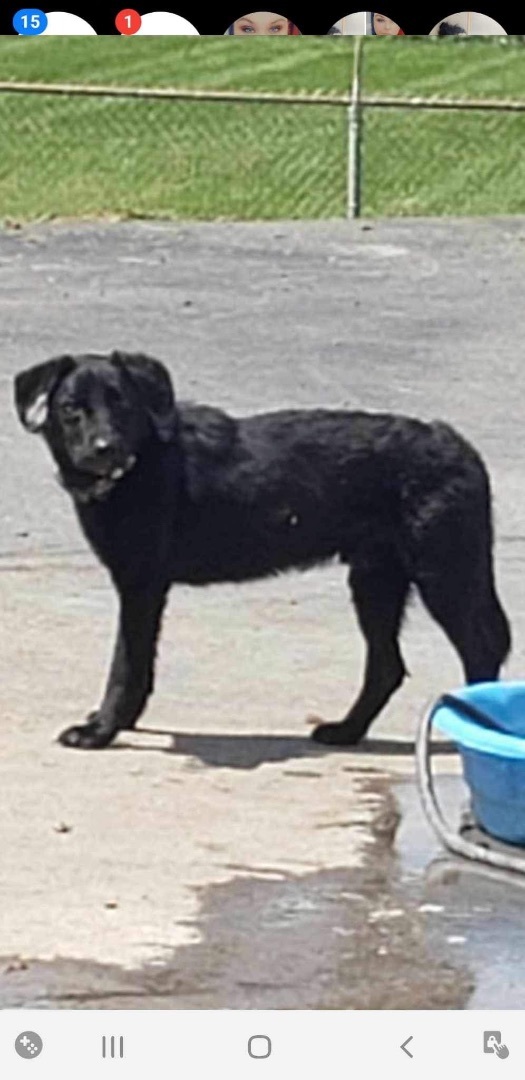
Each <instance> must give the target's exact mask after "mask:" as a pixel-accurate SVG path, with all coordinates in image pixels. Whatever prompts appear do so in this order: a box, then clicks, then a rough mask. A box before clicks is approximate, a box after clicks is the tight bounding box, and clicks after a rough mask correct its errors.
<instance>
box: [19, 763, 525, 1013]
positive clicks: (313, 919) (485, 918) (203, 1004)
mask: <svg viewBox="0 0 525 1080" xmlns="http://www.w3.org/2000/svg"><path fill="white" fill-rule="evenodd" d="M366 783H367V784H368V785H369V786H370V788H371V790H373V791H375V792H376V793H377V792H378V791H379V790H381V793H382V794H383V796H384V799H385V804H384V807H383V810H382V815H381V817H380V818H379V819H378V822H379V823H378V824H377V823H376V828H375V833H374V835H375V841H374V843H373V844H371V845H370V847H369V849H368V855H367V858H366V863H365V865H364V866H362V867H360V868H358V869H355V868H348V867H341V868H335V869H333V870H330V871H322V872H318V873H311V874H302V875H293V874H274V875H270V876H269V877H268V878H266V879H265V878H264V877H261V876H260V874H259V875H257V874H256V873H255V871H254V869H253V868H251V867H250V866H239V867H237V870H236V873H237V876H236V877H235V878H234V879H233V880H232V881H229V882H227V883H221V884H215V885H211V886H208V887H206V888H205V889H203V890H202V891H201V893H200V897H199V898H200V914H199V917H198V920H197V922H196V924H195V928H196V929H197V930H198V931H199V934H200V940H199V941H198V942H197V943H192V944H188V945H185V946H183V947H181V948H179V949H178V950H177V951H176V953H174V954H173V953H171V952H170V953H167V954H166V955H165V956H164V958H163V959H160V960H157V961H156V962H155V963H151V964H149V965H146V966H144V967H142V968H140V969H137V970H132V971H129V970H125V969H122V968H119V967H118V966H111V965H104V964H95V963H84V962H78V961H71V960H56V961H52V962H47V963H46V962H34V961H22V962H21V961H20V960H19V959H18V960H17V959H15V960H11V961H8V960H4V961H3V962H2V963H1V964H0V1004H1V1005H2V1006H3V1007H11V1008H17V1007H21V1006H25V1007H31V1008H43V1009H46V1008H87V1009H90V1008H93V1009H95V1008H114V1009H125V1008H134V1009H137V1008H139V1009H189V1008H193V1009H195V1008H197V1009H199V1008H202V1009H224V1008H233V1009H237V1008H238V1009H485V1008H492V1009H494V1008H495V1009H505V1008H520V1007H521V1006H522V1002H523V985H524V982H525V976H524V965H523V959H522V958H523V956H524V955H525V920H524V919H523V901H524V899H525V894H524V891H523V886H522V885H521V884H520V882H519V881H517V880H516V881H514V879H512V878H509V877H508V876H504V877H501V876H498V874H497V873H493V872H491V871H488V872H487V871H484V870H483V871H481V872H480V871H478V870H477V869H476V868H475V867H471V866H470V865H465V864H464V863H463V862H460V861H459V860H455V859H449V858H448V857H446V856H445V855H444V854H443V852H442V851H441V849H440V847H439V844H438V842H437V841H436V840H435V839H434V837H433V834H432V833H431V831H430V829H429V827H428V826H427V825H426V822H425V820H424V818H423V815H422V811H421V807H420V803H419V798H418V795H417V791H416V790H415V787H414V785H413V784H412V783H408V782H401V783H396V784H395V785H390V784H386V783H385V781H384V780H380V779H379V778H377V777H374V778H372V777H371V778H369V779H367V780H366ZM439 791H440V793H441V799H442V801H443V803H444V804H445V805H446V806H447V807H449V808H451V816H452V819H453V811H454V807H457V806H458V805H459V804H460V802H461V800H462V798H463V788H462V784H461V781H460V780H459V778H456V777H440V779H439ZM392 792H393V796H394V797H392ZM396 802H397V803H398V804H399V806H400V808H401V812H402V819H401V824H400V827H399V829H398V831H397V835H396V839H395V844H394V846H392V842H391V841H392V832H393V829H392V828H390V826H389V821H390V823H392V821H393V822H395V821H396V820H397V812H396ZM383 826H385V827H384V828H383ZM523 885H524V886H525V878H524V879H523Z"/></svg>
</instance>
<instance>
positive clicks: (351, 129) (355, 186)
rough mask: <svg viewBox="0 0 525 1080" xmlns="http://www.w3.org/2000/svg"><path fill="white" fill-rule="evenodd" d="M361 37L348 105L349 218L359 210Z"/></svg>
mask: <svg viewBox="0 0 525 1080" xmlns="http://www.w3.org/2000/svg"><path fill="white" fill-rule="evenodd" d="M362 50H363V38H362V37H361V36H359V37H356V43H355V48H354V72H353V76H352V93H351V96H350V104H349V106H348V181H347V189H348V190H347V210H346V216H347V217H349V218H357V217H359V214H360V210H361V103H360V98H361V56H362Z"/></svg>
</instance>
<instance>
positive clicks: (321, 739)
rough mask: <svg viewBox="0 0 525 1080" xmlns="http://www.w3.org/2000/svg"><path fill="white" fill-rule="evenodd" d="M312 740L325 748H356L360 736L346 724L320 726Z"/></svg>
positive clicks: (314, 731) (315, 729)
mask: <svg viewBox="0 0 525 1080" xmlns="http://www.w3.org/2000/svg"><path fill="white" fill-rule="evenodd" d="M312 739H313V740H314V742H317V743H321V744H322V745H323V746H355V745H356V744H357V743H358V742H359V739H360V736H359V735H358V736H356V735H355V733H354V732H353V731H352V729H351V728H348V727H346V725H345V724H319V726H318V727H316V728H314V730H313V731H312Z"/></svg>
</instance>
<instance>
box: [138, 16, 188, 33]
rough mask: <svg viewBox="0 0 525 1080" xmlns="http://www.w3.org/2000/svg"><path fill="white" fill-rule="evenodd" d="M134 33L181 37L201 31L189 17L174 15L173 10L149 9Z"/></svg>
mask: <svg viewBox="0 0 525 1080" xmlns="http://www.w3.org/2000/svg"><path fill="white" fill-rule="evenodd" d="M134 33H135V34H151V35H154V36H157V35H159V36H160V35H163V34H166V35H172V36H173V37H179V36H182V35H187V34H198V33H199V31H198V30H196V29H195V27H194V26H193V24H192V23H190V22H188V20H187V19H183V18H182V16H181V15H174V14H173V12H172V11H148V13H147V14H146V15H141V16H140V22H139V26H138V29H137V30H135V31H134Z"/></svg>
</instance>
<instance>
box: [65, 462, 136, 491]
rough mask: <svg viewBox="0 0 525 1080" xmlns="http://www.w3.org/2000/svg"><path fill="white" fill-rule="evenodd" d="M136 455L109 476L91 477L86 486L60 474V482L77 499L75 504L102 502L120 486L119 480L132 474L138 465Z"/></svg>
mask: <svg viewBox="0 0 525 1080" xmlns="http://www.w3.org/2000/svg"><path fill="white" fill-rule="evenodd" d="M136 461H137V459H136V457H135V454H130V455H129V456H128V457H127V458H126V460H125V462H124V464H123V465H118V466H117V467H116V468H114V469H112V470H111V472H110V473H109V474H108V476H98V477H96V478H93V477H90V478H89V480H88V481H87V482H86V483H85V484H79V483H78V482H77V483H70V482H69V481H68V480H67V479H66V478H65V477H64V476H63V475H62V474H61V473H59V476H58V478H59V481H60V483H61V485H62V487H64V488H65V489H66V491H68V492H69V494H70V495H71V496H72V497H73V499H75V502H79V503H88V502H93V501H95V502H96V501H102V500H103V499H105V498H107V496H108V495H109V494H111V492H112V491H113V489H114V488H115V487H116V485H117V484H118V482H119V480H122V479H123V477H124V476H127V475H128V473H129V472H131V470H132V468H133V467H134V465H135V464H136ZM84 476H87V474H84Z"/></svg>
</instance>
